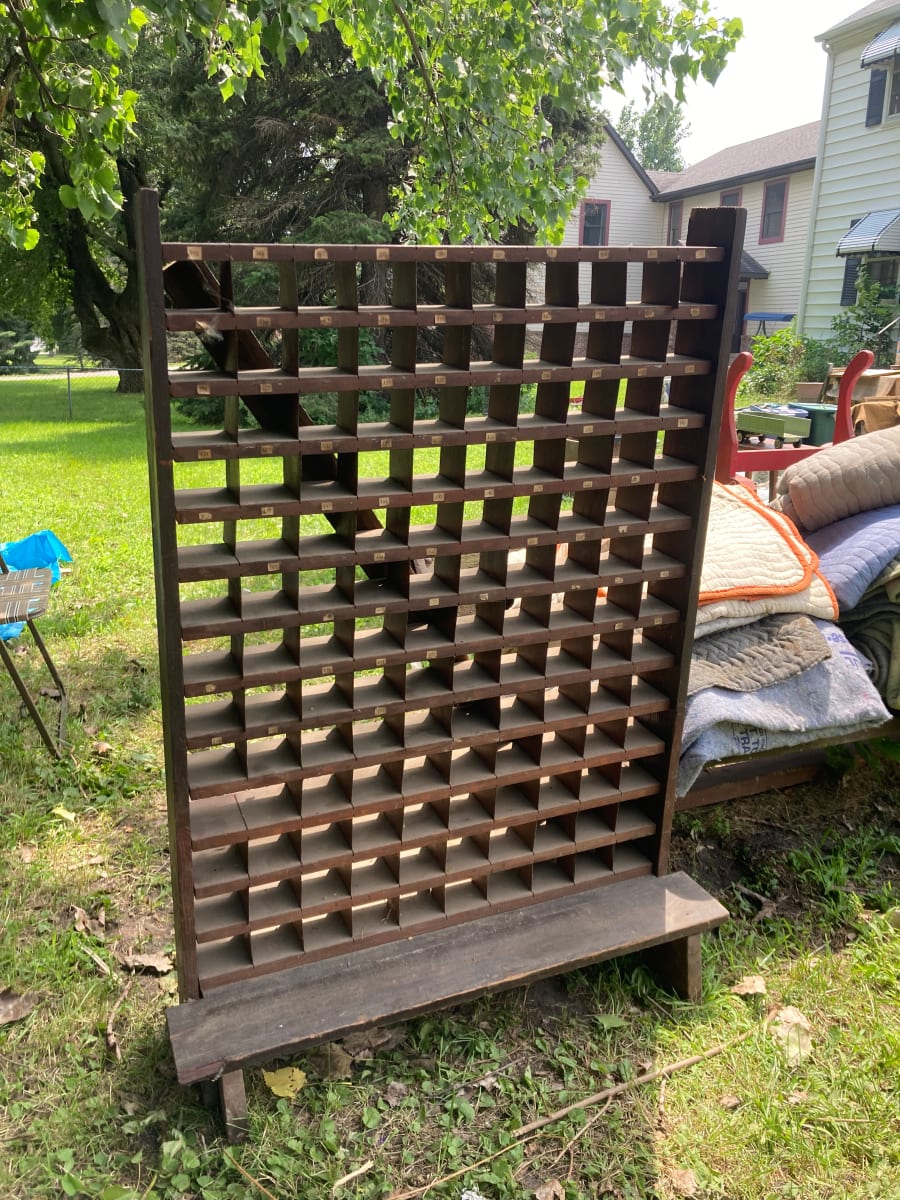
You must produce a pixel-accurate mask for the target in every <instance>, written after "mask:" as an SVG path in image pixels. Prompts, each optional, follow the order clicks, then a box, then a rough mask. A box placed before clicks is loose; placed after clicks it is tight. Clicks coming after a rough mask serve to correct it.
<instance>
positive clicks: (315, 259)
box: [161, 242, 725, 265]
mask: <svg viewBox="0 0 900 1200" xmlns="http://www.w3.org/2000/svg"><path fill="white" fill-rule="evenodd" d="M161 250H162V265H165V264H166V263H170V262H224V261H226V260H230V261H231V262H254V263H265V262H272V263H282V262H298V263H326V262H335V263H338V262H344V263H347V262H385V263H495V264H500V263H529V262H535V263H592V262H598V263H622V262H624V263H632V262H633V263H663V262H684V263H720V262H723V261H724V259H725V251H724V249H723V247H722V246H420V245H409V246H395V245H374V244H373V245H370V244H367V243H363V244H362V245H358V246H357V245H350V244H346V245H345V244H343V243H341V244H338V245H331V244H327V243H323V244H321V245H312V244H304V245H300V244H297V243H285V242H230V243H229V242H162V243H161Z"/></svg>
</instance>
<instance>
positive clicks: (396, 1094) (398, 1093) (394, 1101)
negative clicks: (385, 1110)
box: [384, 1080, 409, 1108]
mask: <svg viewBox="0 0 900 1200" xmlns="http://www.w3.org/2000/svg"><path fill="white" fill-rule="evenodd" d="M408 1095H409V1088H408V1087H407V1086H406V1084H405V1083H398V1082H397V1081H396V1080H394V1081H393V1082H392V1083H389V1084H388V1086H387V1091H386V1092H385V1093H384V1098H385V1100H387V1102H388V1104H389V1105H390V1106H391V1108H396V1107H397V1105H398V1104H400V1103H401V1102H402V1101H403V1100H405V1099H406V1097H407V1096H408Z"/></svg>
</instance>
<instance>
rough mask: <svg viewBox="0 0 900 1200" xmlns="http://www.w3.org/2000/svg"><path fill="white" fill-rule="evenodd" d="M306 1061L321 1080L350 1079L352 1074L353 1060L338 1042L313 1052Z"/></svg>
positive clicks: (320, 1047) (307, 1056)
mask: <svg viewBox="0 0 900 1200" xmlns="http://www.w3.org/2000/svg"><path fill="white" fill-rule="evenodd" d="M306 1061H307V1062H308V1063H309V1065H310V1066H311V1067H312V1069H313V1070H314V1071H315V1073H316V1074H317V1075H318V1076H319V1077H320V1078H321V1079H349V1078H350V1076H351V1074H352V1071H351V1068H352V1066H353V1059H352V1058H351V1057H350V1055H349V1054H348V1053H347V1052H346V1050H344V1049H343V1048H342V1047H341V1046H339V1045H338V1044H337V1043H336V1042H330V1043H329V1044H328V1045H327V1046H319V1047H318V1049H317V1050H311V1051H310V1052H309V1053H308V1054H307V1055H306Z"/></svg>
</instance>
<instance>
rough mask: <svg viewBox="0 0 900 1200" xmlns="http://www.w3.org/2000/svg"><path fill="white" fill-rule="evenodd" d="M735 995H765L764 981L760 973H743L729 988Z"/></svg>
mask: <svg viewBox="0 0 900 1200" xmlns="http://www.w3.org/2000/svg"><path fill="white" fill-rule="evenodd" d="M731 991H732V992H734V994H735V996H765V994H766V981H765V980H764V979H763V977H762V975H745V976H744V978H743V979H739V980H738V981H737V983H736V984H735V985H734V987H733V988H731Z"/></svg>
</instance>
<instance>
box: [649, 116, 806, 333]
mask: <svg viewBox="0 0 900 1200" xmlns="http://www.w3.org/2000/svg"><path fill="white" fill-rule="evenodd" d="M818 133H819V123H818V121H813V122H812V123H811V124H808V125H799V126H797V127H796V128H794V129H785V130H784V131H782V132H781V133H772V134H769V135H768V136H767V137H761V138H755V139H754V140H753V141H751V142H743V143H741V144H740V145H738V146H729V147H728V148H727V149H725V150H721V151H719V153H718V154H713V155H711V156H710V157H709V158H705V159H703V161H702V162H699V163H697V164H696V165H695V166H692V167H688V168H687V170H685V171H682V172H681V174H680V175H677V176H675V177H674V178H670V179H668V180H667V181H666V182H665V183H664V184H663V186H662V187H661V188H660V189H659V190H658V191H657V192H656V194H655V195H654V196H653V202H654V203H655V204H657V205H664V206H665V222H664V231H665V237H664V240H665V241H666V242H667V243H669V244H672V243H674V242H677V241H679V240H680V239H681V237H682V236H683V232H684V231H686V229H687V222H688V216H689V215H690V210H691V209H692V208H715V207H717V206H719V205H735V206H736V207H743V208H745V209H746V210H747V232H746V234H745V236H744V251H745V264H744V265H745V270H743V271H742V273H741V274H742V281H741V295H740V298H739V315H738V319H739V320H740V319H742V318H743V315H744V314H745V313H747V312H750V313H753V312H769V313H779V314H782V316H785V317H787V318H790V317H793V316H794V315H795V314H796V312H797V308H798V305H799V302H800V290H801V285H802V281H803V265H804V259H805V252H806V243H807V237H808V230H809V215H810V202H811V199H812V190H813V174H814V169H815V161H816V146H817V144H818ZM748 258H749V260H750V262H749V263H748V261H747V259H748ZM750 263H752V264H754V265H755V266H756V267H757V268H760V267H761V268H762V270H758V269H757V270H753V269H752V267H751V266H750ZM748 325H749V326H751V328H750V330H749V331H750V332H753V331H754V328H755V324H754V323H753V322H748ZM769 332H771V330H769Z"/></svg>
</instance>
